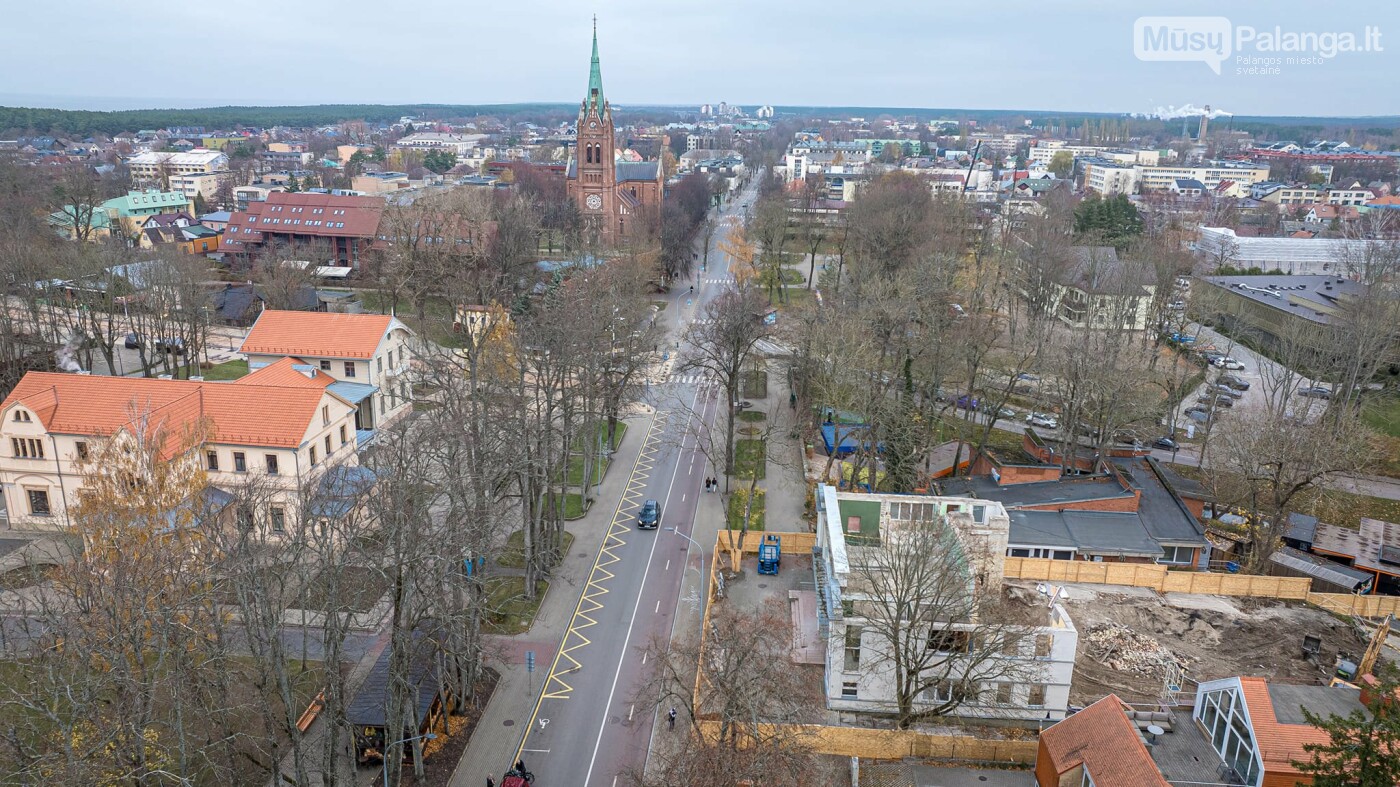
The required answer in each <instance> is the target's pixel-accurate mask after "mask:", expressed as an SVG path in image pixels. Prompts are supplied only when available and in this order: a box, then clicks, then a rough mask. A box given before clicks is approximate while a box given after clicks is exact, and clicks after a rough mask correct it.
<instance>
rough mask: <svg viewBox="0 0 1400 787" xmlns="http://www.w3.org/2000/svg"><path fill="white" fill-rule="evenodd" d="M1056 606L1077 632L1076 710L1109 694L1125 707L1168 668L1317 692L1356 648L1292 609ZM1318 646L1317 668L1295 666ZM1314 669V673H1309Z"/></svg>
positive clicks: (1320, 615) (1185, 599) (1336, 628)
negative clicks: (1307, 640) (1316, 640)
mask: <svg viewBox="0 0 1400 787" xmlns="http://www.w3.org/2000/svg"><path fill="white" fill-rule="evenodd" d="M1066 590H1067V591H1068V593H1069V597H1068V599H1066V600H1065V601H1064V606H1065V609H1066V610H1067V611H1068V612H1069V615H1070V619H1071V620H1073V621H1074V626H1075V628H1076V629H1078V631H1079V648H1078V659H1077V661H1076V665H1075V668H1074V683H1073V685H1072V687H1071V689H1070V702H1071V703H1072V704H1075V705H1086V704H1088V703H1091V702H1093V701H1095V700H1097V699H1099V698H1101V697H1103V696H1104V695H1105V694H1107V693H1109V692H1114V693H1116V694H1118V696H1119V697H1121V698H1123V699H1124V700H1126V701H1128V702H1151V701H1155V700H1157V698H1158V697H1159V696H1160V694H1161V693H1162V687H1163V678H1164V675H1165V674H1166V669H1165V668H1164V667H1163V666H1162V664H1161V662H1162V661H1163V660H1164V659H1171V660H1174V661H1176V662H1177V663H1178V664H1180V665H1181V667H1182V669H1184V671H1185V678H1186V680H1185V682H1184V685H1183V689H1184V693H1186V692H1191V691H1193V690H1194V688H1195V685H1196V683H1198V682H1202V681H1208V680H1216V679H1218V678H1225V677H1230V676H1234V675H1257V676H1262V677H1266V678H1269V679H1270V680H1278V681H1281V682H1285V683H1323V682H1325V681H1326V680H1327V679H1328V678H1329V677H1330V675H1331V673H1332V667H1333V664H1334V662H1335V659H1336V657H1337V655H1338V653H1342V654H1345V655H1346V656H1348V657H1350V658H1352V659H1353V660H1355V659H1359V658H1360V656H1361V654H1362V653H1363V652H1364V651H1365V649H1366V640H1365V639H1364V638H1363V637H1362V636H1361V635H1360V634H1358V633H1357V632H1356V631H1355V630H1354V629H1353V628H1352V626H1351V625H1350V624H1348V623H1346V622H1345V621H1342V620H1340V619H1338V618H1336V617H1333V616H1332V615H1330V614H1328V613H1326V612H1323V611H1322V610H1320V609H1318V608H1316V607H1311V606H1308V605H1307V604H1303V603H1301V602H1289V601H1279V600H1275V599H1259V598H1239V597H1225V596H1203V595H1191V594H1183V593H1168V594H1166V595H1165V596H1160V595H1158V594H1156V593H1154V592H1152V591H1150V590H1146V589H1143V588H1111V589H1110V588H1107V587H1105V586H1102V585H1071V586H1068V587H1067V588H1066ZM1308 634H1312V635H1315V636H1317V637H1320V638H1321V639H1322V653H1321V656H1320V657H1319V659H1318V664H1313V663H1311V662H1310V661H1308V660H1307V659H1305V658H1303V650H1302V645H1303V637H1304V636H1305V635H1308ZM1319 665H1321V666H1319Z"/></svg>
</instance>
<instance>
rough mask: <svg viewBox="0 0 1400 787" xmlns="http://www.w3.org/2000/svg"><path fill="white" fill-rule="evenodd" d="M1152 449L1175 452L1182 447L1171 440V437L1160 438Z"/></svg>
mask: <svg viewBox="0 0 1400 787" xmlns="http://www.w3.org/2000/svg"><path fill="white" fill-rule="evenodd" d="M1152 447H1153V448H1160V449H1162V450H1163V451H1175V450H1176V449H1178V448H1180V447H1181V446H1179V445H1177V444H1176V441H1175V440H1173V439H1171V438H1170V437H1159V438H1157V439H1156V440H1153V441H1152Z"/></svg>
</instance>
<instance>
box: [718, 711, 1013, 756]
mask: <svg viewBox="0 0 1400 787" xmlns="http://www.w3.org/2000/svg"><path fill="white" fill-rule="evenodd" d="M698 724H699V727H700V734H701V735H703V736H705V738H706V739H707V740H709V741H711V742H713V741H715V740H717V739H718V738H719V733H720V723H719V722H718V721H714V720H711V719H701V720H700V721H699V722H698ZM759 727H760V731H759V732H760V735H762V736H763V737H765V738H767V737H770V736H772V735H774V734H775V733H776V732H778V730H777V729H776V728H775V727H774V725H767V724H761V725H759ZM782 732H784V733H787V734H790V735H791V736H792V737H793V738H794V739H795V740H798V741H800V742H801V743H802V744H804V745H806V746H808V747H810V748H811V750H812V751H814V752H816V753H818V754H834V755H838V756H842V757H860V758H862V759H872V760H898V759H903V758H905V757H916V758H919V759H941V760H964V761H968V762H1000V763H1008V764H1010V763H1018V764H1023V765H1030V764H1033V763H1034V762H1035V755H1036V748H1037V745H1036V742H1035V741H1033V740H1026V741H1004V740H983V739H981V738H975V737H973V736H971V735H935V734H932V733H925V732H918V731H916V730H877V729H868V728H865V727H828V726H825V725H819V724H792V725H784V728H783V729H782Z"/></svg>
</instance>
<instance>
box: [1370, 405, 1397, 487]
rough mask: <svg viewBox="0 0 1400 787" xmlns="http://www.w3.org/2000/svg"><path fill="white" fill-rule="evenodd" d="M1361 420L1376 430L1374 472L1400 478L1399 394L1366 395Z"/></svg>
mask: <svg viewBox="0 0 1400 787" xmlns="http://www.w3.org/2000/svg"><path fill="white" fill-rule="evenodd" d="M1361 420H1362V421H1363V422H1365V424H1366V425H1367V426H1369V427H1371V428H1372V429H1374V430H1376V438H1375V443H1376V450H1375V452H1374V456H1375V457H1376V460H1377V461H1376V467H1375V472H1376V473H1378V474H1380V475H1386V476H1390V477H1392V478H1400V396H1393V395H1390V394H1385V395H1383V396H1374V397H1367V398H1366V399H1365V400H1364V402H1363V404H1362V406H1361Z"/></svg>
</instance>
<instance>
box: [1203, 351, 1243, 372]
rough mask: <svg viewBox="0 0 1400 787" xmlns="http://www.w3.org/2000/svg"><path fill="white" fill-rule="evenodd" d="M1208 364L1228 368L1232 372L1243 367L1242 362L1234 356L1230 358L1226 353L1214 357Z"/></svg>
mask: <svg viewBox="0 0 1400 787" xmlns="http://www.w3.org/2000/svg"><path fill="white" fill-rule="evenodd" d="M1210 364H1211V366H1218V367H1220V368H1221V369H1229V370H1230V371H1232V372H1234V371H1240V370H1242V369H1244V364H1242V363H1240V362H1239V361H1237V360H1235V359H1234V358H1231V357H1230V356H1228V355H1224V356H1221V357H1219V358H1216V359H1215V360H1213V361H1211V362H1210Z"/></svg>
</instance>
